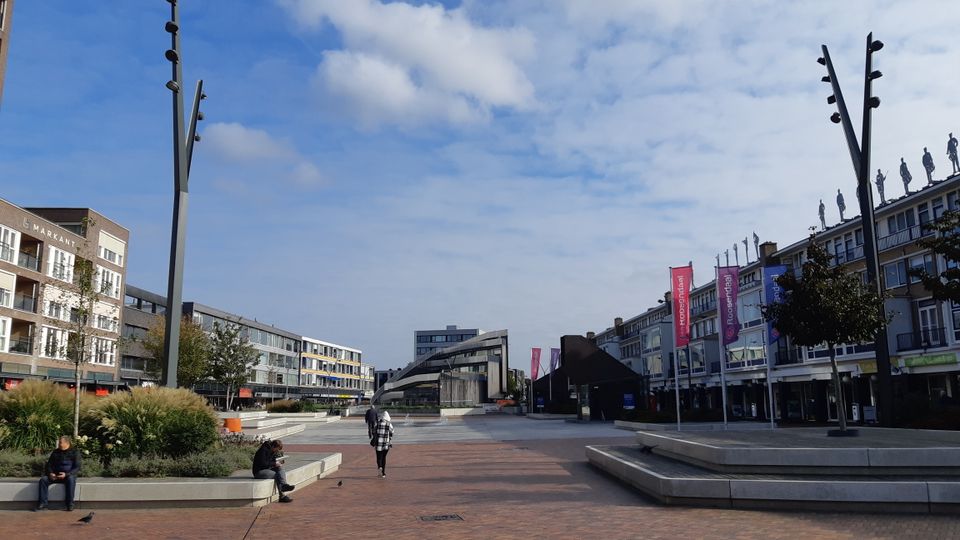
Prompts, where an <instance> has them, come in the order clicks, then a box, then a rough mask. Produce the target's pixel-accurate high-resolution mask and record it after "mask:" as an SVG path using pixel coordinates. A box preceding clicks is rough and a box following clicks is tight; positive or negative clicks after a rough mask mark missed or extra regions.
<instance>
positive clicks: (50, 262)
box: [47, 246, 76, 283]
mask: <svg viewBox="0 0 960 540" xmlns="http://www.w3.org/2000/svg"><path fill="white" fill-rule="evenodd" d="M49 254H50V256H49V257H48V258H47V275H48V276H50V277H52V278H55V279H59V280H60V281H66V282H67V283H72V282H73V264H74V260H75V258H76V256H75V255H74V254H73V253H67V252H66V251H63V250H62V249H57V248H55V247H53V246H50V249H49Z"/></svg>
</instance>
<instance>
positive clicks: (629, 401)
mask: <svg viewBox="0 0 960 540" xmlns="http://www.w3.org/2000/svg"><path fill="white" fill-rule="evenodd" d="M635 407H636V403H635V402H634V401H633V394H624V395H623V408H624V409H633V408H635Z"/></svg>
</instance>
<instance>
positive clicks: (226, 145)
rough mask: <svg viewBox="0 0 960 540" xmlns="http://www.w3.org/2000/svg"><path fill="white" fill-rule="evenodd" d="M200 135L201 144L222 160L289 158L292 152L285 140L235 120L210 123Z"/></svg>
mask: <svg viewBox="0 0 960 540" xmlns="http://www.w3.org/2000/svg"><path fill="white" fill-rule="evenodd" d="M203 135H204V137H203V142H204V146H205V147H209V148H210V150H211V151H212V152H214V153H215V154H216V155H217V156H218V157H220V158H222V159H226V160H231V161H261V160H274V159H289V158H291V157H293V156H295V155H296V152H295V151H294V150H293V149H292V148H291V147H290V145H289V144H288V143H286V142H284V141H278V140H277V139H275V138H273V137H272V136H270V134H269V133H267V132H266V131H263V130H261V129H253V128H248V127H246V126H244V125H243V124H239V123H236V122H227V123H223V122H217V123H213V124H210V126H209V127H207V129H205V130H204V132H203Z"/></svg>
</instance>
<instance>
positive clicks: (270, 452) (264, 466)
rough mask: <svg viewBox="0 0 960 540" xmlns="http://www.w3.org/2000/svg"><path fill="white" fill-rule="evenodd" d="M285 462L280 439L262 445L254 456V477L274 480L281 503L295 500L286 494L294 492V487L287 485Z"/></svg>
mask: <svg viewBox="0 0 960 540" xmlns="http://www.w3.org/2000/svg"><path fill="white" fill-rule="evenodd" d="M283 461H284V456H283V443H282V442H281V441H280V440H279V439H277V440H273V441H267V442H265V443H263V444H261V445H260V448H259V449H258V450H257V453H256V454H255V455H254V456H253V477H254V478H262V479H264V480H268V479H269V480H273V481H274V483H275V484H276V486H277V492H278V493H279V494H280V502H282V503H288V502H290V501H292V500H293V499H292V498H290V496H288V495H287V494H286V493H287V492H288V491H293V486H291V485H290V484H288V483H287V474H286V472H285V471H284V470H283Z"/></svg>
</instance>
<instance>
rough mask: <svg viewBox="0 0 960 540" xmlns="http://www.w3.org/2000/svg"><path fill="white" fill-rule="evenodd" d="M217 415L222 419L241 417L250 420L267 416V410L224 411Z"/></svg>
mask: <svg viewBox="0 0 960 540" xmlns="http://www.w3.org/2000/svg"><path fill="white" fill-rule="evenodd" d="M217 416H219V417H220V419H221V420H223V419H224V418H239V419H240V420H250V419H253V418H266V417H267V411H223V412H218V413H217Z"/></svg>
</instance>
